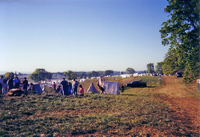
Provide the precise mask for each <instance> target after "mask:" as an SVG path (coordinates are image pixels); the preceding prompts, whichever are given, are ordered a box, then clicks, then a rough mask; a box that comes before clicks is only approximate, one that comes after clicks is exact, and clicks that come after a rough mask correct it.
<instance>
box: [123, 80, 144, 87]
mask: <svg viewBox="0 0 200 137" xmlns="http://www.w3.org/2000/svg"><path fill="white" fill-rule="evenodd" d="M126 86H127V87H146V86H147V84H146V82H140V81H132V82H130V83H127V84H126Z"/></svg>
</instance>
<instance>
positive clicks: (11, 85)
mask: <svg viewBox="0 0 200 137" xmlns="http://www.w3.org/2000/svg"><path fill="white" fill-rule="evenodd" d="M78 85H79V82H78V81H76V80H75V79H74V80H73V82H72V83H71V82H68V81H66V80H65V78H63V80H62V81H61V83H59V85H58V86H57V85H56V83H55V82H53V84H52V88H53V90H54V91H55V92H56V93H61V94H62V95H70V94H73V95H74V96H78V95H79V96H83V95H84V89H83V87H82V85H79V91H77V89H78ZM11 89H21V90H22V91H24V92H25V93H27V92H28V91H29V90H30V91H33V90H35V89H34V85H33V83H30V84H29V83H28V80H27V78H26V77H24V79H23V81H22V82H21V81H20V80H19V78H18V77H17V76H15V77H14V78H13V77H10V78H9V79H8V80H7V82H6V83H5V82H3V76H0V94H7V92H8V91H10V90H11Z"/></svg>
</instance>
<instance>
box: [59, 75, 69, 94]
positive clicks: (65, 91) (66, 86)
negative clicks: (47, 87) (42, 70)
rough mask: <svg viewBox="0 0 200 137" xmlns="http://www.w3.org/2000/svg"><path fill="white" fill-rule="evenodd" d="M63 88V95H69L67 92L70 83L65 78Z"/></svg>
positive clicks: (62, 82) (62, 83)
mask: <svg viewBox="0 0 200 137" xmlns="http://www.w3.org/2000/svg"><path fill="white" fill-rule="evenodd" d="M60 84H61V85H62V86H63V92H64V93H63V95H68V94H67V90H68V82H67V81H66V80H65V78H63V81H61V83H60Z"/></svg>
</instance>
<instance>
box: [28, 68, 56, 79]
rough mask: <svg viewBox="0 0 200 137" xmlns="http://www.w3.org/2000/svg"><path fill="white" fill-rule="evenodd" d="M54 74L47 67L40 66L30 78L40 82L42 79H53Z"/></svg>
mask: <svg viewBox="0 0 200 137" xmlns="http://www.w3.org/2000/svg"><path fill="white" fill-rule="evenodd" d="M52 75H53V74H52V73H50V72H47V71H46V70H45V69H43V68H38V69H36V70H35V71H34V72H33V73H32V74H31V75H30V76H29V78H30V79H32V80H34V81H36V82H38V81H41V80H47V79H51V78H52Z"/></svg>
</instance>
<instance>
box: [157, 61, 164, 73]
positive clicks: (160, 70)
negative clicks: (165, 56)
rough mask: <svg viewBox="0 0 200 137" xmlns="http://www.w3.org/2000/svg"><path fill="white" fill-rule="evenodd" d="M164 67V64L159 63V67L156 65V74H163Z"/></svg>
mask: <svg viewBox="0 0 200 137" xmlns="http://www.w3.org/2000/svg"><path fill="white" fill-rule="evenodd" d="M162 65H163V62H158V63H157V65H156V72H157V73H159V74H162V73H163V70H162Z"/></svg>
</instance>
